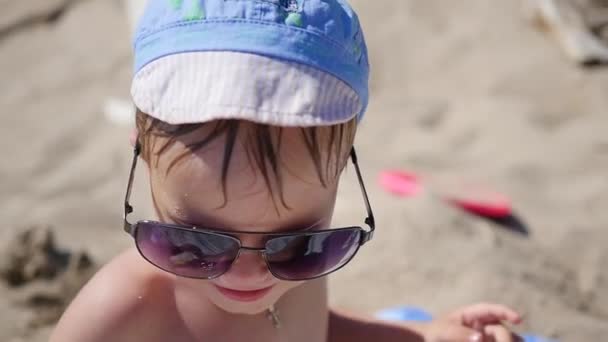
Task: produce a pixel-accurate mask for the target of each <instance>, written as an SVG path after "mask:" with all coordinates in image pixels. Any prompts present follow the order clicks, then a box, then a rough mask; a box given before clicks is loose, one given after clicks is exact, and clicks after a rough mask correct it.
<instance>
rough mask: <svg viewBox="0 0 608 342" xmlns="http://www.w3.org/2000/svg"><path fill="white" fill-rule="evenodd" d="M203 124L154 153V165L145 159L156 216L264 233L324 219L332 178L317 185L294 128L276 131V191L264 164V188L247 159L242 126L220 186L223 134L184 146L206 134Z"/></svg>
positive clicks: (250, 159)
mask: <svg viewBox="0 0 608 342" xmlns="http://www.w3.org/2000/svg"><path fill="white" fill-rule="evenodd" d="M205 129H208V128H202V129H201V130H200V131H195V132H191V133H189V134H187V135H185V136H183V137H181V138H179V139H178V140H177V141H176V142H175V143H174V144H172V145H170V147H169V148H167V149H166V150H165V151H164V152H163V153H162V154H160V155H159V159H158V164H156V163H151V164H150V165H151V166H152V167H151V169H150V177H151V186H152V193H153V196H154V199H155V206H156V208H157V211H158V212H159V215H160V216H161V219H164V220H168V221H174V222H177V223H185V224H196V225H201V226H203V225H204V226H208V227H212V228H218V229H230V230H252V229H254V230H260V231H269V232H270V231H280V230H292V229H293V230H295V229H304V228H308V227H309V226H310V225H313V224H315V223H320V224H323V222H325V223H327V222H326V221H328V220H329V218H330V217H331V213H332V211H333V205H334V202H335V193H336V182H330V183H329V184H326V185H327V186H323V185H322V184H321V181H320V179H319V175H318V172H317V169H316V167H315V163H314V162H313V160H312V158H311V156H310V152H309V151H308V149H307V147H306V143H305V140H304V139H303V138H302V136H301V132H300V130H299V129H296V128H288V129H283V131H282V139H281V141H282V142H281V148H280V151H279V154H278V156H277V157H278V158H277V165H278V168H277V172H278V173H279V175H280V178H281V189H280V190H279V188H278V186H277V184H278V183H277V182H276V178H277V176H276V175H275V174H274V173H273V172H272V171H271V167H270V165H267V172H266V174H267V176H268V177H269V179H270V182H269V183H270V187H269V185H268V183H267V181H266V179H265V177H264V174H263V173H262V171H261V170H260V169H259V168H258V167H257V166H256V164H255V162H254V160H253V158H255V156H254V155H253V156H252V155H251V154H250V153H248V152H247V146H246V143H247V139H245V138H244V137H245V136H246V134H248V133H247V131H246V130H241V131H239V135H238V136H237V139H236V143H235V145H234V148H233V151H232V154H231V157H230V159H229V163H228V164H227V172H226V183H225V185H226V186H225V188H223V186H222V174H223V169H224V167H226V164H225V163H224V154H225V148H226V138H225V137H224V136H220V137H218V138H217V139H215V140H213V141H211V142H210V143H209V144H208V145H206V146H204V147H203V148H201V149H198V150H190V149H189V148H188V147H187V146H188V145H190V144H193V143H197V142H200V140H201V137H205V136H206V135H207V133H208V132H205ZM159 145H162V142H159ZM181 156H183V157H182V158H181V159H179V162H177V163H176V162H175V161H176V160H177V158H180V157H181ZM172 164H174V165H173V166H172V167H171V168H170V166H171V165H172ZM280 194H282V195H283V197H282V199H284V202H285V203H284V205H283V203H282V199H281V196H280Z"/></svg>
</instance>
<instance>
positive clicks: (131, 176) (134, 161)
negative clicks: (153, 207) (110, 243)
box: [124, 140, 141, 234]
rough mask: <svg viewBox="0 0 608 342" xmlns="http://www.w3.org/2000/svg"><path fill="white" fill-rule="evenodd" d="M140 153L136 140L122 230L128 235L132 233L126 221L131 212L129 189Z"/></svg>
mask: <svg viewBox="0 0 608 342" xmlns="http://www.w3.org/2000/svg"><path fill="white" fill-rule="evenodd" d="M140 151H141V146H140V145H139V141H138V140H136V143H135V147H134V148H133V162H132V163H131V172H130V173H129V183H128V184H127V193H126V195H125V216H124V230H125V231H126V232H127V233H129V234H131V233H132V231H133V225H132V224H131V223H129V221H128V220H127V216H128V215H129V214H130V213H132V212H133V207H132V206H131V204H130V203H129V199H130V198H131V189H132V188H133V179H134V178H135V168H136V167H137V159H138V158H139V153H140Z"/></svg>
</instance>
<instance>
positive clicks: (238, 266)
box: [222, 249, 271, 285]
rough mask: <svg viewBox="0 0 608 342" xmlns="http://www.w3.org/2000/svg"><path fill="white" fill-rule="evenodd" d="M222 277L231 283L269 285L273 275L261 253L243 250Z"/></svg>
mask: <svg viewBox="0 0 608 342" xmlns="http://www.w3.org/2000/svg"><path fill="white" fill-rule="evenodd" d="M222 277H223V280H224V281H227V282H230V283H235V282H236V283H242V284H249V285H255V284H264V283H267V281H268V280H269V278H270V277H271V274H270V272H269V271H268V267H267V266H266V262H265V261H264V258H263V256H262V253H261V252H260V251H252V250H245V249H243V250H241V253H240V255H239V257H238V258H237V259H236V260H235V261H234V263H233V264H232V266H231V267H230V270H228V272H226V273H225V274H224V275H223V276H222Z"/></svg>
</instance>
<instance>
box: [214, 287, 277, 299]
mask: <svg viewBox="0 0 608 342" xmlns="http://www.w3.org/2000/svg"><path fill="white" fill-rule="evenodd" d="M214 286H215V287H216V288H217V290H218V291H219V292H220V293H221V294H222V295H224V296H225V297H227V298H229V299H232V300H235V301H239V302H255V301H256V300H260V299H262V298H264V297H265V296H266V295H267V294H268V293H269V292H270V290H272V288H273V286H270V287H266V288H263V289H257V290H244V291H243V290H233V289H227V288H225V287H221V286H218V285H214Z"/></svg>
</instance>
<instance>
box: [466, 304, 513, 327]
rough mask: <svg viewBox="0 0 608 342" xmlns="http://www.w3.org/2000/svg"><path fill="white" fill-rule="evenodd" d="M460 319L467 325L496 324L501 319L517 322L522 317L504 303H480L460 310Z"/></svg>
mask: <svg viewBox="0 0 608 342" xmlns="http://www.w3.org/2000/svg"><path fill="white" fill-rule="evenodd" d="M461 320H462V323H463V324H465V325H467V326H473V325H474V324H476V323H477V324H481V325H486V324H496V323H500V322H502V321H507V322H509V323H513V324H519V323H521V321H522V317H521V315H520V314H519V313H517V312H515V311H514V310H512V309H511V308H509V307H506V306H504V305H498V304H488V303H481V304H475V305H473V306H469V307H467V308H465V309H464V310H462V311H461Z"/></svg>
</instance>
